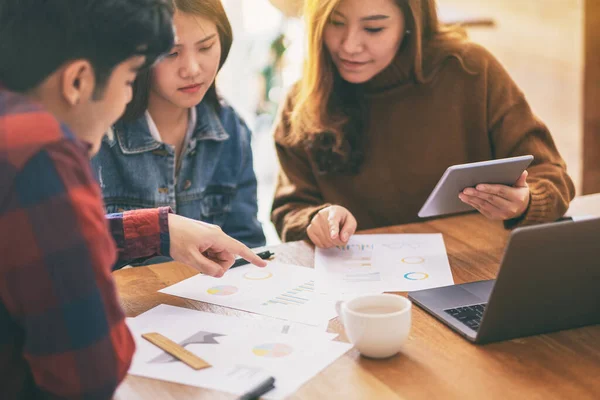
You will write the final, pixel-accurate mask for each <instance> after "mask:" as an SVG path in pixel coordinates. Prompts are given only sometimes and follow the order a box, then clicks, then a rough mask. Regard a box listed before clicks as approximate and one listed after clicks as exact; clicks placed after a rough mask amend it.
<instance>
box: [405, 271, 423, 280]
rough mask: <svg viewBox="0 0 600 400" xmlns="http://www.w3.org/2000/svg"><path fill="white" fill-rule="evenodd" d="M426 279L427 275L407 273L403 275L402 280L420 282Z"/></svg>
mask: <svg viewBox="0 0 600 400" xmlns="http://www.w3.org/2000/svg"><path fill="white" fill-rule="evenodd" d="M427 278H429V274H426V273H425V272H409V273H408V274H405V275H404V279H408V280H409V281H422V280H424V279H427Z"/></svg>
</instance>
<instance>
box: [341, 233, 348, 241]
mask: <svg viewBox="0 0 600 400" xmlns="http://www.w3.org/2000/svg"><path fill="white" fill-rule="evenodd" d="M342 240H343V241H344V242H345V241H346V240H348V234H347V233H346V232H344V233H342Z"/></svg>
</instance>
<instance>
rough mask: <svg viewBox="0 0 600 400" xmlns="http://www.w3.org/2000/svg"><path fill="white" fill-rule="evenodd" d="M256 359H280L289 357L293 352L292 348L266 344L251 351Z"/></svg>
mask: <svg viewBox="0 0 600 400" xmlns="http://www.w3.org/2000/svg"><path fill="white" fill-rule="evenodd" d="M252 352H253V353H254V355H256V356H258V357H268V358H281V357H286V356H289V355H290V354H292V353H293V352H294V349H293V348H292V346H288V345H287V344H282V343H266V344H261V345H260V346H256V347H255V348H253V349H252Z"/></svg>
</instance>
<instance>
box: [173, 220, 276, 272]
mask: <svg viewBox="0 0 600 400" xmlns="http://www.w3.org/2000/svg"><path fill="white" fill-rule="evenodd" d="M169 235H170V242H171V249H170V252H171V257H173V259H174V260H175V261H179V262H180V263H183V264H186V265H189V266H191V267H193V268H195V269H197V270H198V271H200V272H202V273H203V274H206V275H210V276H214V277H221V276H223V274H224V273H225V272H226V271H227V270H228V269H229V267H231V266H232V265H233V262H234V261H235V257H236V255H239V256H241V257H242V258H244V259H246V260H247V261H249V262H251V263H252V264H254V265H256V266H259V267H264V266H266V265H267V263H266V262H265V261H264V260H262V259H261V258H260V257H258V256H257V255H256V254H254V253H253V252H252V251H251V250H250V249H249V248H248V247H246V246H244V245H243V244H242V243H241V242H238V241H237V240H235V239H233V238H231V237H229V236H227V235H226V234H225V233H224V232H223V231H222V230H221V228H220V227H219V226H217V225H212V224H207V223H205V222H201V221H195V220H193V219H189V218H185V217H182V216H180V215H176V214H169Z"/></svg>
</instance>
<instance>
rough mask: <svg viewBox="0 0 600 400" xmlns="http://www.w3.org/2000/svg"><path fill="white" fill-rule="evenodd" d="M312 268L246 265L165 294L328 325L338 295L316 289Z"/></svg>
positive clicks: (200, 277)
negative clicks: (319, 291)
mask: <svg viewBox="0 0 600 400" xmlns="http://www.w3.org/2000/svg"><path fill="white" fill-rule="evenodd" d="M315 276H316V272H315V270H314V269H312V268H305V267H299V266H295V265H287V264H281V263H277V262H270V263H269V265H268V266H267V267H265V268H259V267H255V266H253V265H245V266H242V267H237V268H234V269H231V270H229V271H228V272H227V273H226V274H225V276H223V277H222V278H213V277H210V276H206V275H196V276H193V277H191V278H189V279H186V280H184V281H182V282H179V283H177V284H175V285H173V286H169V287H167V288H165V289H163V290H161V292H162V293H166V294H170V295H173V296H178V297H184V298H187V299H192V300H199V301H204V302H206V303H212V304H217V305H220V306H225V307H230V308H235V309H238V310H243V311H250V312H253V313H257V314H262V315H266V316H269V317H274V318H280V319H284V320H288V321H293V322H300V323H303V324H307V325H312V326H318V327H321V328H322V329H323V330H325V329H326V328H327V324H328V323H329V320H330V319H332V318H334V317H335V316H336V313H335V302H336V300H337V298H336V297H333V296H330V295H327V294H322V293H318V292H317V291H316V290H315Z"/></svg>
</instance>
